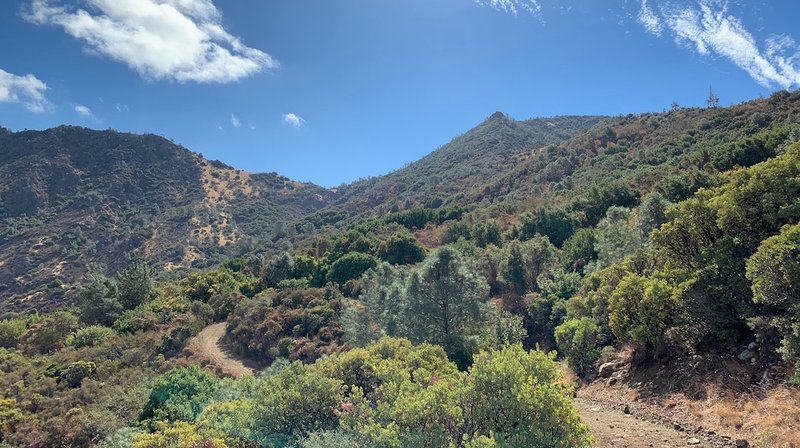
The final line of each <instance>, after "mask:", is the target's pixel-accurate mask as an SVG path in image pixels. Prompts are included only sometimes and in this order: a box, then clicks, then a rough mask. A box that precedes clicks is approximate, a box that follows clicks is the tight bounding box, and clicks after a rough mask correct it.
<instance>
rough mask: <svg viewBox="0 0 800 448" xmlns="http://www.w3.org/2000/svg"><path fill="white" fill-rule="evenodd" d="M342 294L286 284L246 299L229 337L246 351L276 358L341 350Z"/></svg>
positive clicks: (232, 320) (231, 320) (266, 358)
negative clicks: (295, 287)
mask: <svg viewBox="0 0 800 448" xmlns="http://www.w3.org/2000/svg"><path fill="white" fill-rule="evenodd" d="M340 308H341V296H340V295H339V294H338V293H337V292H335V291H334V290H332V289H286V290H281V291H271V292H267V293H265V294H264V295H262V296H259V297H257V298H255V299H253V300H249V301H244V302H241V303H240V304H239V305H238V306H237V307H236V309H235V310H234V311H233V313H232V314H231V315H230V317H229V318H228V325H227V329H226V333H227V338H228V339H229V340H230V341H231V343H232V344H233V346H234V348H235V349H236V350H237V351H238V352H239V353H241V354H243V355H246V356H249V357H252V358H255V359H258V360H260V361H262V362H264V363H267V364H268V363H270V362H272V361H273V360H275V359H277V358H289V359H293V360H294V359H299V360H304V361H313V360H315V359H317V358H319V357H320V356H322V355H325V354H330V353H334V352H336V351H337V350H339V340H340V338H341V335H342V330H341V327H340V324H339V310H340Z"/></svg>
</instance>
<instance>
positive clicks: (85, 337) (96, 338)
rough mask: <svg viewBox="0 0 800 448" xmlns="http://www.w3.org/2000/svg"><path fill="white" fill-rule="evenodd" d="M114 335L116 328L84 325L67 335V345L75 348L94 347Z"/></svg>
mask: <svg viewBox="0 0 800 448" xmlns="http://www.w3.org/2000/svg"><path fill="white" fill-rule="evenodd" d="M113 335H114V330H112V329H111V328H108V327H102V326H99V325H92V326H89V327H84V328H81V329H79V330H78V331H76V332H74V333H72V334H71V335H69V337H67V345H68V346H70V347H73V348H82V347H94V346H96V345H100V344H102V343H103V342H105V341H106V339H108V338H110V337H111V336H113Z"/></svg>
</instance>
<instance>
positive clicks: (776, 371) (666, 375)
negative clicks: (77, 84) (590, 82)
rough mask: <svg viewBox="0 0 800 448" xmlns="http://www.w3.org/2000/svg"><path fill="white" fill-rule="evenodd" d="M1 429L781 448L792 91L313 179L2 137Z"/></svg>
mask: <svg viewBox="0 0 800 448" xmlns="http://www.w3.org/2000/svg"><path fill="white" fill-rule="evenodd" d="M0 372H1V373H0V390H2V391H3V392H2V393H0V447H3V448H6V447H22V446H26V447H50V446H61V447H88V446H100V447H106V448H108V447H124V446H134V447H139V448H149V447H191V448H194V447H216V448H224V447H241V448H250V447H304V448H312V447H323V446H324V447H328V448H334V447H360V446H369V447H448V448H449V447H458V448H462V447H463V448H479V447H480V448H483V447H527V446H536V447H554V448H555V447H589V446H603V447H605V446H630V447H639V446H642V447H648V446H655V447H662V446H684V445H688V446H707V447H714V446H735V447H748V446H753V447H782V448H783V447H787V448H788V447H800V389H798V385H800V92H789V91H780V92H777V93H775V94H773V95H772V96H770V97H769V98H760V99H756V100H752V101H748V102H745V103H742V104H738V105H734V106H731V107H727V108H721V107H717V105H716V104H709V107H707V108H681V107H678V106H675V107H673V108H672V109H671V110H668V111H664V112H659V113H645V114H638V115H633V114H631V115H624V116H614V117H596V116H587V117H582V116H561V117H551V118H536V119H530V120H515V119H512V118H511V117H509V116H507V115H505V114H503V113H499V112H498V113H495V114H492V115H491V116H489V117H488V118H487V119H486V120H485V121H483V122H482V123H480V124H478V125H477V126H476V127H475V128H473V129H471V130H469V131H467V132H465V133H464V134H462V135H460V136H458V137H456V138H454V139H453V140H452V141H451V142H449V143H447V144H445V145H443V146H441V147H440V148H438V149H436V150H435V151H433V152H431V153H430V154H429V155H427V156H425V157H424V158H422V159H420V160H418V161H416V162H414V163H412V164H410V165H408V166H405V167H403V168H401V169H398V170H396V171H394V172H391V173H389V174H386V175H384V176H378V177H374V178H367V179H362V180H359V181H357V182H354V183H351V184H348V185H343V186H342V187H339V188H335V189H326V188H323V187H320V186H317V185H314V184H310V183H300V182H295V181H293V180H291V179H288V178H285V177H283V176H281V175H279V174H276V173H261V174H255V173H248V172H245V171H242V170H239V169H236V168H235V167H231V166H228V165H226V164H225V163H223V162H220V161H213V160H206V159H205V158H203V157H202V156H201V155H200V154H197V153H194V152H192V151H190V150H188V149H186V148H183V147H181V146H179V145H176V144H174V143H173V142H171V141H169V140H168V139H165V138H163V137H159V136H155V135H136V134H128V133H120V132H116V131H110V130H109V131H96V130H91V129H87V128H81V127H73V126H61V127H57V128H53V129H48V130H43V131H31V130H26V131H20V132H12V131H10V130H7V129H4V128H0Z"/></svg>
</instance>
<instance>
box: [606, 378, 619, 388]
mask: <svg viewBox="0 0 800 448" xmlns="http://www.w3.org/2000/svg"><path fill="white" fill-rule="evenodd" d="M617 381H619V378H617V377H615V376H612V377H611V378H609V379H608V385H609V386H613V385H615V384H617Z"/></svg>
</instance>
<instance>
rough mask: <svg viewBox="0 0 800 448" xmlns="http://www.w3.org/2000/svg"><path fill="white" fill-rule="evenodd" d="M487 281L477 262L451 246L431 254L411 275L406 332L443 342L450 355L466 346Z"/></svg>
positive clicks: (408, 289)
mask: <svg viewBox="0 0 800 448" xmlns="http://www.w3.org/2000/svg"><path fill="white" fill-rule="evenodd" d="M488 292H489V291H488V285H486V282H485V281H484V280H483V278H482V277H481V275H480V274H479V272H478V270H477V267H476V266H475V264H474V263H473V262H472V261H471V260H468V259H465V258H463V257H462V256H461V255H459V253H458V252H457V251H456V250H455V249H454V248H452V247H449V246H444V247H441V248H439V249H437V250H436V251H435V252H434V253H433V254H431V255H430V256H429V257H428V258H427V259H426V260H425V262H423V263H422V265H421V266H420V267H419V269H417V270H415V271H414V272H412V273H411V275H410V276H409V279H408V282H407V285H406V290H405V296H406V309H405V312H404V321H405V324H406V325H407V329H406V334H407V335H408V336H409V337H410V338H412V339H413V340H416V341H420V342H422V341H424V342H431V343H434V344H438V345H441V346H442V347H444V349H445V351H446V352H447V353H448V355H450V356H457V355H458V356H462V357H463V356H464V354H463V353H462V354H459V353H461V352H463V351H464V350H465V345H464V344H465V341H464V338H465V336H466V335H468V334H470V333H472V332H474V331H475V329H476V327H477V325H478V324H479V322H480V318H481V304H482V303H484V302H485V301H486V299H487V298H488Z"/></svg>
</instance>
